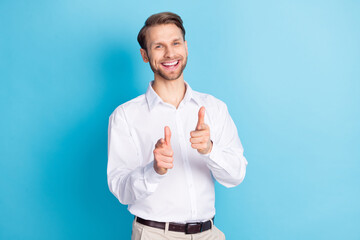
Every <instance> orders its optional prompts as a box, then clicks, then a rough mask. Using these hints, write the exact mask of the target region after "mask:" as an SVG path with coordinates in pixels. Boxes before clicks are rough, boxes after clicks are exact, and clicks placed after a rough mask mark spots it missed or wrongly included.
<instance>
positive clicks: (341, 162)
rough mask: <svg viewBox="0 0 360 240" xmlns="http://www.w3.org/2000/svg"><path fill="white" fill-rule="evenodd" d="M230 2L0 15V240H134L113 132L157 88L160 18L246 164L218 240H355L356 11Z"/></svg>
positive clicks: (221, 205) (223, 201) (69, 5)
mask: <svg viewBox="0 0 360 240" xmlns="http://www.w3.org/2000/svg"><path fill="white" fill-rule="evenodd" d="M224 2H226V3H220V2H219V1H214V2H211V1H114V0H102V1H96V0H86V1H85V0H71V1H70V0H64V1H54V0H53V1H45V0H35V1H31V2H28V1H10V0H1V2H0V80H1V88H0V93H1V99H0V100H1V101H0V107H1V118H0V121H1V122H0V123H1V125H0V126H1V133H0V140H1V142H0V144H1V145H0V146H1V152H0V154H1V156H0V172H1V174H0V191H1V192H0V194H1V195H0V239H129V238H130V234H131V221H132V216H131V215H130V214H129V213H128V212H127V210H126V207H125V206H122V205H121V204H120V203H119V202H118V201H117V200H116V198H115V197H114V196H112V195H111V193H110V192H109V190H108V187H107V182H106V164H107V124H108V117H109V115H110V114H111V112H112V111H113V110H114V109H115V107H116V106H118V105H120V104H121V103H123V102H125V101H127V100H129V99H131V98H133V97H136V96H137V95H139V94H142V93H143V92H144V91H145V90H146V87H147V84H148V82H149V81H150V80H152V76H153V75H152V72H151V70H150V68H149V66H148V65H146V64H144V63H143V62H142V60H141V57H140V54H139V46H138V43H137V41H136V36H137V33H138V31H139V29H140V28H141V27H142V25H143V23H144V21H145V19H146V18H147V17H148V16H149V15H150V14H152V13H157V12H160V11H166V10H168V11H174V12H176V13H178V14H180V15H181V16H182V18H183V20H184V23H185V27H186V30H187V35H186V38H187V40H188V46H189V62H188V67H187V69H186V71H185V80H186V81H188V82H189V83H190V84H191V86H192V88H193V89H195V90H198V91H202V92H207V93H211V94H213V95H214V96H216V97H218V98H220V99H222V100H223V101H225V102H226V103H227V104H228V107H229V111H230V114H231V115H232V117H233V119H234V121H235V123H236V125H237V127H238V130H239V135H240V138H241V140H242V143H243V145H244V149H245V156H246V157H247V159H248V161H249V165H248V170H247V176H246V178H245V181H244V182H243V183H242V184H241V185H240V186H238V187H236V188H233V189H226V188H224V187H222V186H221V185H217V186H216V194H217V198H216V199H217V202H216V207H217V215H216V224H217V225H218V227H219V228H220V229H222V230H223V231H224V232H225V233H226V235H227V238H228V239H230V240H237V239H360V228H359V226H360V161H359V160H360V151H359V148H360V140H359V137H360V127H359V117H360V97H359V96H360V27H359V23H360V14H359V13H360V2H359V1H355V0H354V1H350V0H345V1H340V0H339V1H271V2H270V1H265V0H263V1H262V0H258V1H224Z"/></svg>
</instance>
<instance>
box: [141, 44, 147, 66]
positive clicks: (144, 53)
mask: <svg viewBox="0 0 360 240" xmlns="http://www.w3.org/2000/svg"><path fill="white" fill-rule="evenodd" d="M140 54H141V57H142V59H143V61H144V62H146V63H148V62H149V58H148V55H147V53H146V50H145V49H143V48H140Z"/></svg>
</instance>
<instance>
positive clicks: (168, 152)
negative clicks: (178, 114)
mask: <svg viewBox="0 0 360 240" xmlns="http://www.w3.org/2000/svg"><path fill="white" fill-rule="evenodd" d="M164 132H165V140H164V139H163V138H161V139H159V140H158V141H157V143H156V144H155V149H154V151H153V153H154V158H155V160H154V169H155V171H156V172H157V173H158V174H160V175H163V174H165V173H166V172H167V170H168V169H171V168H173V165H174V164H173V161H174V158H173V154H174V153H173V150H172V148H171V144H170V138H171V131H170V128H169V127H168V126H166V127H165V129H164Z"/></svg>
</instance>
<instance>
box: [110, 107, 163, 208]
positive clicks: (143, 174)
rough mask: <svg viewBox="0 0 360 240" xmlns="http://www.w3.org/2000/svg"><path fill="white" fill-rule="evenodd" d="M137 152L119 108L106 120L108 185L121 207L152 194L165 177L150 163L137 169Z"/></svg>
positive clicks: (140, 161) (122, 112)
mask: <svg viewBox="0 0 360 240" xmlns="http://www.w3.org/2000/svg"><path fill="white" fill-rule="evenodd" d="M141 156H142V154H141V153H139V152H138V150H137V148H136V145H135V142H134V140H133V136H132V135H131V131H130V128H129V125H128V123H127V121H126V117H125V113H124V110H123V108H122V107H119V108H118V109H117V110H115V111H114V113H113V114H112V115H111V116H110V118H109V129H108V168H107V176H108V185H109V188H110V191H111V192H112V193H113V194H114V195H115V196H116V197H117V198H118V199H119V201H120V202H121V203H122V204H133V203H134V202H135V201H136V200H139V199H144V198H146V197H147V196H149V195H150V194H152V193H153V192H154V191H155V190H156V188H157V186H158V183H159V182H160V181H161V179H162V178H163V177H165V175H159V174H157V173H156V172H155V170H154V161H151V162H150V163H148V164H147V165H145V166H141V163H142V159H141Z"/></svg>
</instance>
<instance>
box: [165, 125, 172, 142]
mask: <svg viewBox="0 0 360 240" xmlns="http://www.w3.org/2000/svg"><path fill="white" fill-rule="evenodd" d="M164 132H165V143H166V144H168V145H170V138H171V131H170V128H169V127H168V126H166V127H165V129H164Z"/></svg>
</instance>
